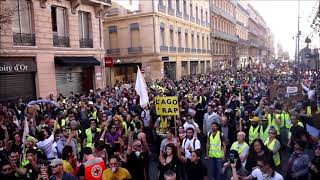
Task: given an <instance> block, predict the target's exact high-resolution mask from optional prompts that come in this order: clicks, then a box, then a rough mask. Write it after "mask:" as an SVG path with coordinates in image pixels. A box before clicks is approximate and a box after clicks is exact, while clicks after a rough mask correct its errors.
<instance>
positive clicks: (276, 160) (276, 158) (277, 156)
mask: <svg viewBox="0 0 320 180" xmlns="http://www.w3.org/2000/svg"><path fill="white" fill-rule="evenodd" d="M275 144H276V139H274V140H273V141H272V142H269V138H267V140H266V141H265V142H264V145H266V146H267V147H268V149H269V150H270V151H271V152H272V150H273V148H274V146H275ZM273 161H274V164H275V165H276V166H279V165H280V154H279V152H277V153H276V154H274V155H273Z"/></svg>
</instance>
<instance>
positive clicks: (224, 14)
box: [210, 5, 236, 23]
mask: <svg viewBox="0 0 320 180" xmlns="http://www.w3.org/2000/svg"><path fill="white" fill-rule="evenodd" d="M210 9H211V12H213V13H215V14H217V15H220V16H222V17H224V18H225V19H228V20H230V21H231V22H233V23H236V19H235V18H234V17H233V16H232V15H231V14H229V13H228V12H226V11H224V10H222V9H221V8H219V7H217V6H215V5H213V6H212V7H211V8H210Z"/></svg>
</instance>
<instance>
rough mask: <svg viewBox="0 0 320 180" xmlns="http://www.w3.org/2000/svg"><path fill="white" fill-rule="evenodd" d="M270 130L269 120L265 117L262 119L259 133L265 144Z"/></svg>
mask: <svg viewBox="0 0 320 180" xmlns="http://www.w3.org/2000/svg"><path fill="white" fill-rule="evenodd" d="M269 128H270V126H268V119H267V118H266V117H265V116H263V117H262V118H261V124H260V132H259V135H260V139H261V140H262V141H263V142H265V141H266V140H267V138H268V136H269V135H268V132H269Z"/></svg>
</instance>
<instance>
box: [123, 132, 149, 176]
mask: <svg viewBox="0 0 320 180" xmlns="http://www.w3.org/2000/svg"><path fill="white" fill-rule="evenodd" d="M127 152H128V170H129V172H130V174H131V176H132V179H136V180H147V179H148V177H147V176H146V164H147V162H146V160H147V155H148V154H147V152H144V151H143V150H142V142H141V140H139V139H133V131H130V132H129V138H128V151H127Z"/></svg>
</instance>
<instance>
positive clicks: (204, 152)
mask: <svg viewBox="0 0 320 180" xmlns="http://www.w3.org/2000/svg"><path fill="white" fill-rule="evenodd" d="M318 73H319V72H318V71H313V70H310V69H308V68H306V67H304V66H296V65H295V66H290V67H289V66H283V65H277V66H276V68H275V69H271V70H270V69H268V68H267V69H263V68H251V69H249V68H248V69H243V70H238V71H227V70H226V71H220V72H214V73H209V74H205V75H204V74H200V75H196V76H187V77H182V78H181V79H180V80H177V81H172V80H168V79H163V80H157V81H154V82H150V83H148V96H149V99H150V103H149V105H148V106H145V107H141V106H140V105H139V96H138V95H137V93H136V91H135V89H134V84H130V83H122V82H117V83H116V84H115V85H114V86H113V87H106V88H105V89H97V90H96V91H93V90H90V92H89V93H88V94H86V93H72V94H71V95H66V94H63V95H62V94H59V95H58V96H56V97H55V96H54V95H52V94H50V95H49V96H48V97H43V98H40V99H38V100H34V101H31V102H25V101H24V100H23V99H18V100H17V101H12V102H3V103H1V104H0V125H1V128H0V160H1V162H0V176H1V177H4V178H10V179H30V180H35V179H43V180H46V179H50V180H55V179H57V180H61V179H62V180H73V179H80V180H83V179H85V180H94V179H103V180H123V179H134V180H147V179H151V180H154V179H159V180H173V179H188V180H205V179H215V180H229V179H234V180H235V179H254V178H256V179H258V180H263V179H270V180H272V179H274V180H282V179H288V180H291V179H292V180H300V179H301V180H302V179H303V180H307V179H311V180H316V179H320V144H319V132H318V130H319V124H318V121H320V119H316V118H317V114H318V113H320V106H318V99H317V94H318V92H319V89H318V88H319V87H320V86H319V84H318V83H319V81H318V79H319V76H320V73H319V74H318ZM288 84H290V85H291V84H298V85H302V87H303V88H302V89H303V91H304V93H302V92H301V94H300V95H299V94H298V96H301V97H302V98H300V99H299V100H298V99H297V100H291V101H286V100H287V99H289V98H290V97H289V96H288V94H286V93H281V91H280V90H277V91H276V92H272V88H271V86H274V85H276V86H277V87H281V86H286V85H288ZM272 93H274V94H276V96H275V97H274V98H270V97H271V94H272ZM156 96H177V97H178V99H179V107H180V109H179V111H180V115H179V116H177V117H171V116H157V114H156V111H155V104H154V98H155V97H156ZM319 117H320V116H319ZM317 120H318V121H317ZM175 123H176V124H175ZM175 127H176V128H177V129H175ZM307 127H309V128H307ZM310 128H311V129H312V131H311V130H310ZM317 133H318V134H317ZM154 162H156V164H157V166H154V165H152V164H154ZM154 172H156V176H155V175H154Z"/></svg>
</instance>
